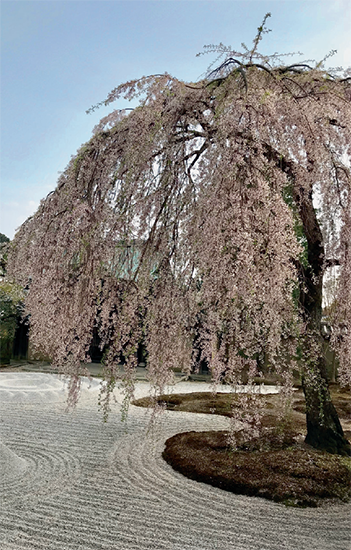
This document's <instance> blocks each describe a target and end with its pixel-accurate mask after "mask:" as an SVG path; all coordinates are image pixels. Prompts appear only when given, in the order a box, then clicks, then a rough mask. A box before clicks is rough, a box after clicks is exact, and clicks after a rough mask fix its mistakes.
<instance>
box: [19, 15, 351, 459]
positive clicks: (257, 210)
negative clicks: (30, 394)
mask: <svg viewBox="0 0 351 550" xmlns="http://www.w3.org/2000/svg"><path fill="white" fill-rule="evenodd" d="M266 18H267V16H266ZM266 18H265V20H264V22H263V24H262V26H261V27H259V29H258V33H257V36H256V37H255V40H254V43H253V47H252V48H251V49H250V48H247V47H246V46H245V45H243V47H244V51H243V53H242V52H236V51H232V50H231V49H230V48H225V47H224V46H223V45H222V44H220V45H219V46H210V47H208V48H207V49H208V51H215V52H217V53H219V55H220V56H221V55H222V56H224V60H223V61H222V62H221V64H220V65H219V66H218V68H216V69H215V70H213V71H212V72H211V73H210V74H209V75H208V76H207V78H206V79H204V80H203V81H201V82H197V83H184V82H182V81H180V80H178V79H176V78H173V77H171V76H170V75H168V74H163V75H154V76H147V77H143V78H141V79H139V80H135V81H131V82H128V83H126V84H121V85H120V86H118V87H117V88H116V89H114V90H113V91H112V92H111V93H110V94H109V96H108V98H107V99H106V101H105V102H104V104H106V105H107V104H110V103H112V102H114V101H115V100H117V99H118V98H119V97H125V98H128V99H133V98H136V97H141V99H140V104H139V106H138V107H137V108H135V109H134V110H132V111H131V112H130V113H129V114H128V115H127V114H126V112H124V111H119V110H114V111H112V112H111V114H110V115H109V116H107V117H105V118H104V119H102V121H101V122H100V124H99V125H98V126H97V127H96V128H95V131H94V135H93V137H92V138H91V140H90V141H89V142H88V143H87V144H86V145H84V146H83V147H82V148H81V149H80V150H79V151H78V153H77V155H76V156H75V157H73V158H72V160H71V162H70V163H69V165H68V167H67V169H66V170H65V172H64V173H63V174H62V175H61V176H60V178H59V181H58V185H57V188H56V190H55V191H54V192H52V193H51V194H50V195H48V197H47V198H46V199H45V200H43V201H42V203H41V205H40V207H39V209H38V211H37V213H36V214H35V215H34V216H33V217H32V218H30V219H29V220H27V222H25V223H24V224H23V226H22V227H21V229H20V231H19V232H18V234H17V235H16V237H15V240H14V245H13V248H12V253H11V259H10V263H9V267H10V270H11V273H12V274H13V276H14V277H15V278H16V279H17V280H18V281H19V282H21V283H22V284H24V285H25V284H26V283H27V280H28V278H29V277H30V278H31V286H30V292H29V294H28V297H27V309H28V311H30V313H31V334H32V339H33V340H34V341H35V343H36V345H37V346H38V347H39V348H40V349H41V350H45V351H46V352H47V353H48V354H50V355H51V356H52V357H53V361H54V363H55V364H57V365H59V366H60V367H61V368H63V369H64V370H65V372H67V373H68V374H71V375H72V384H71V389H70V395H71V398H72V399H73V400H74V399H75V398H76V397H77V389H78V387H79V378H78V374H79V373H80V372H81V370H80V369H81V367H80V361H86V360H88V349H89V345H90V340H91V334H92V329H93V327H94V326H97V327H98V330H99V334H100V337H101V344H102V345H104V344H109V348H108V352H107V354H106V357H105V376H106V385H105V396H104V399H105V406H106V407H108V397H109V392H110V391H111V388H113V386H114V383H115V380H116V377H117V375H118V358H119V357H120V354H121V350H123V354H124V356H125V357H126V365H125V376H124V384H125V388H126V391H127V394H128V395H130V394H131V393H132V388H133V368H134V366H135V364H136V346H137V343H138V341H140V339H141V338H142V336H143V335H144V338H145V341H146V346H147V352H148V374H149V377H150V380H151V382H152V384H153V388H154V390H155V392H162V390H163V388H164V387H165V385H166V384H167V383H168V382H170V381H171V378H172V371H171V369H172V367H174V366H178V367H179V366H182V368H183V369H184V370H188V371H190V369H191V365H192V361H195V360H196V359H198V357H196V358H195V357H192V355H193V341H194V338H195V336H196V339H197V342H198V341H199V339H200V340H201V349H202V358H204V359H206V360H207V361H208V363H209V365H210V369H211V372H212V375H213V379H214V380H215V381H218V380H219V379H220V378H221V377H222V375H223V372H225V376H226V379H227V381H229V382H230V383H232V384H233V385H237V384H240V383H241V382H242V380H243V379H245V380H246V381H247V380H249V381H252V380H253V378H254V376H255V375H257V361H256V359H257V357H258V356H259V355H260V354H262V353H263V352H264V353H265V354H266V356H268V357H269V361H270V364H271V366H272V367H274V368H275V369H276V370H277V372H278V373H279V374H280V375H281V376H282V377H283V378H284V379H285V382H286V384H287V385H289V384H291V372H292V370H293V369H296V368H301V369H302V374H303V387H304V392H305V397H306V404H307V438H306V440H307V442H309V443H311V444H312V445H314V446H315V447H317V448H325V449H327V450H329V451H331V452H339V453H347V452H349V450H350V446H349V443H348V442H347V440H346V439H345V437H344V435H343V431H342V428H341V425H340V422H339V419H338V417H337V414H336V411H335V409H334V407H333V405H332V403H331V400H330V395H329V391H328V382H327V379H326V369H325V358H324V356H323V347H322V342H321V333H320V322H321V312H322V279H323V273H324V271H325V269H326V268H327V267H328V266H329V265H332V264H334V265H335V264H338V265H339V266H340V279H339V289H338V295H339V299H338V311H337V315H336V318H335V319H336V320H335V326H334V345H335V347H336V348H337V351H338V356H339V360H340V373H339V376H340V380H341V381H342V382H344V383H349V381H350V374H349V373H350V372H351V368H350V367H351V365H350V362H351V351H350V350H351V330H350V316H351V308H350V303H351V256H350V242H351V234H350V232H351V219H350V217H351V205H350V200H351V199H350V150H349V144H350V128H351V124H350V123H351V120H350V118H351V108H350V106H351V92H350V77H349V76H348V74H347V73H346V74H344V75H341V73H340V72H335V71H334V72H327V71H326V70H325V69H324V66H323V63H320V64H317V65H315V66H310V65H308V64H307V63H300V64H293V65H290V66H289V65H286V64H284V63H283V58H282V56H279V55H276V54H275V55H274V56H271V57H269V58H268V57H266V56H263V55H261V54H259V52H258V45H259V42H260V40H261V38H262V35H263V34H264V32H265V31H266V29H265V26H264V25H265V21H266ZM216 63H217V64H218V63H219V61H218V59H217V61H216ZM315 194H318V197H319V199H320V203H321V204H320V210H321V213H320V217H318V218H317V215H316V211H315V209H314V205H313V197H314V195H315ZM135 241H137V242H138V243H140V244H139V250H140V253H139V256H138V261H137V266H135V265H134V266H133V269H129V268H128V266H126V265H124V263H123V259H122V257H123V255H122V256H121V254H120V243H121V242H124V243H125V244H126V245H128V243H132V242H135ZM122 274H123V276H122ZM141 312H142V314H143V315H142V316H143V319H144V325H143V326H142V327H141V324H140V314H141ZM199 331H200V333H199ZM197 353H198V351H197V350H196V355H197ZM243 375H244V378H243Z"/></svg>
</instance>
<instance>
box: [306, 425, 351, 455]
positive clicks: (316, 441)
mask: <svg viewBox="0 0 351 550" xmlns="http://www.w3.org/2000/svg"><path fill="white" fill-rule="evenodd" d="M305 443H307V444H308V445H311V446H312V447H314V448H315V449H319V450H321V451H326V452H327V453H331V454H337V455H341V456H351V445H350V442H349V441H348V440H347V439H346V437H345V436H344V435H342V434H340V433H337V432H335V431H334V430H332V429H331V428H323V426H318V427H317V428H316V427H315V426H313V425H312V424H309V423H307V436H306V439H305Z"/></svg>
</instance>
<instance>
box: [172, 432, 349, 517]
mask: <svg viewBox="0 0 351 550" xmlns="http://www.w3.org/2000/svg"><path fill="white" fill-rule="evenodd" d="M227 436H228V434H227V433H226V432H186V433H181V434H177V435H175V436H173V437H171V438H170V439H168V440H167V442H166V447H165V450H164V452H163V458H164V459H165V460H166V462H168V463H169V464H170V465H171V466H172V468H173V469H174V470H176V471H178V472H180V473H182V474H183V475H185V476H186V477H189V478H190V479H194V480H196V481H201V482H203V483H208V484H210V485H213V486H215V487H219V488H221V489H224V490H226V491H231V492H233V493H237V494H242V495H248V496H259V497H263V498H267V499H270V500H273V501H275V502H283V503H284V504H287V505H291V506H313V507H315V506H318V505H320V504H321V503H322V502H325V501H326V500H329V501H339V502H340V501H342V502H346V501H347V500H349V498H350V496H351V486H350V473H351V470H350V468H351V461H350V459H345V458H341V457H339V456H335V455H329V454H327V453H322V452H319V451H315V450H314V449H311V448H303V447H302V446H299V445H297V444H296V443H295V444H294V443H293V442H292V441H291V440H290V441H288V440H289V438H287V439H286V441H285V443H284V442H283V443H282V444H281V448H280V449H279V448H277V447H279V445H278V443H277V442H276V443H275V444H273V445H271V448H270V449H269V450H259V449H258V448H259V447H260V448H261V449H262V448H263V449H264V448H265V446H267V441H265V440H261V441H259V440H256V441H255V442H251V443H250V444H249V445H248V444H247V443H245V442H243V443H242V444H241V445H239V447H238V449H237V450H235V451H232V450H231V449H230V447H229V446H228V443H227ZM271 443H272V442H271ZM289 443H293V444H292V445H291V446H287V445H288V444H289Z"/></svg>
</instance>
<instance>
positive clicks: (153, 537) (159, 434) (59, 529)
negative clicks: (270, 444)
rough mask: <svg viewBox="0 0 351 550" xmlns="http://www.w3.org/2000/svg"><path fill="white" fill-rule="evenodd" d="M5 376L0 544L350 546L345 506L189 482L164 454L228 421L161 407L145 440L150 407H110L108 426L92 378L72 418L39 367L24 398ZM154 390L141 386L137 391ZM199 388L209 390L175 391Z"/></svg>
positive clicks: (145, 549) (104, 549)
mask: <svg viewBox="0 0 351 550" xmlns="http://www.w3.org/2000/svg"><path fill="white" fill-rule="evenodd" d="M4 376H5V375H2V373H1V374H0V441H2V442H3V443H4V444H6V450H5V448H3V453H2V457H3V462H4V461H5V462H4V463H6V464H7V467H6V468H3V471H2V473H0V549H1V550H34V549H38V550H65V549H70V550H117V549H118V550H132V549H133V550H229V549H230V550H287V549H289V550H306V549H308V550H350V549H351V543H350V519H351V507H350V505H338V506H333V507H326V508H322V509H321V508H320V509H295V508H286V507H284V506H283V505H280V504H275V503H271V502H269V501H266V500H264V499H259V498H249V497H244V496H237V495H233V494H231V493H227V492H225V491H221V490H220V489H216V488H214V487H210V486H207V485H205V484H203V483H197V482H195V481H191V480H189V479H186V478H184V477H183V476H182V475H180V474H178V473H177V472H174V471H173V470H172V468H170V466H169V465H168V464H166V463H165V462H164V461H163V459H162V456H161V454H162V450H163V447H164V442H165V440H166V439H167V438H168V437H170V436H172V435H174V434H175V433H178V432H181V431H188V430H207V429H224V428H225V427H226V426H227V420H226V419H225V418H220V417H216V416H209V415H193V414H189V413H179V412H166V413H164V415H163V416H162V418H161V420H160V421H159V424H158V425H157V427H156V428H155V430H154V431H153V432H152V433H151V434H150V435H149V436H148V437H145V429H146V426H147V425H148V416H147V413H146V411H145V409H141V408H138V407H134V406H131V408H130V412H129V420H128V423H127V426H126V425H125V424H122V423H121V421H120V406H119V405H118V404H117V405H113V407H112V412H111V415H110V418H109V421H108V423H107V424H104V423H102V420H101V414H100V413H99V412H98V408H97V391H96V388H97V386H93V387H92V388H91V390H87V389H85V390H84V391H83V394H82V399H81V401H80V403H79V405H78V407H77V409H76V410H75V411H74V412H73V413H69V414H67V413H65V412H64V404H63V399H62V393H60V392H61V388H60V385H59V384H58V382H57V379H55V380H54V384H53V386H52V387H51V386H50V383H49V382H50V379H49V378H45V380H44V379H43V378H40V377H39V378H38V376H37V379H36V383H35V384H34V378H33V379H32V382H33V384H32V385H31V383H30V379H29V378H28V376H34V375H30V374H27V375H26V376H27V378H26V384H27V390H28V391H29V389H28V388H32V389H31V390H30V391H32V394H31V397H30V398H29V397H28V395H25V392H26V390H25V389H24V388H23V386H21V384H20V381H19V380H17V382H18V387H17V390H14V386H15V381H14V379H13V378H12V382H11V383H10V382H8V383H7V386H6V384H5V383H4V382H5V378H4ZM6 376H7V375H6ZM16 376H18V377H20V373H18V374H17V375H16ZM42 376H45V377H50V376H51V375H42ZM52 378H53V379H54V377H52ZM43 381H44V382H45V384H47V387H44V386H45V384H44V385H43ZM28 384H29V386H28ZM36 384H37V386H38V388H39V389H40V387H41V391H38V392H37V393H36V392H35V385H36ZM10 386H11V392H12V393H11V395H10V389H9V387H10ZM5 388H7V389H5ZM147 388H148V386H147V384H146V383H143V382H140V383H138V392H137V395H138V396H141V395H145V394H146V393H147ZM201 389H203V391H206V390H207V389H208V386H207V385H205V384H203V383H184V384H183V383H182V384H181V385H179V387H177V390H179V391H182V392H183V391H201ZM16 391H17V394H16ZM45 392H51V393H50V396H51V397H50V399H49V398H48V396H46V395H45ZM55 392H56V393H55ZM19 396H20V397H19ZM55 396H56V397H55ZM117 398H118V399H119V397H118V396H117ZM119 400H120V399H119ZM6 453H7V454H6ZM5 454H6V457H5ZM0 455H1V452H0ZM4 457H5V458H4ZM9 457H10V458H11V464H12V467H8V459H9Z"/></svg>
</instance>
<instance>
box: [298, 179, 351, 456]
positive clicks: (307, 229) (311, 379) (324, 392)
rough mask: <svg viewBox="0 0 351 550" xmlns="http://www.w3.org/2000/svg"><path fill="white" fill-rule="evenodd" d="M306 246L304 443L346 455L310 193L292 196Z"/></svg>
mask: <svg viewBox="0 0 351 550" xmlns="http://www.w3.org/2000/svg"><path fill="white" fill-rule="evenodd" d="M294 199H295V201H296V204H297V206H298V209H299V214H300V218H301V221H302V223H303V227H304V233H305V236H306V239H307V244H308V266H307V267H303V266H302V265H300V283H301V284H300V305H301V309H302V311H303V315H304V317H305V322H306V328H307V336H306V337H305V339H304V341H303V346H304V349H303V356H304V359H305V361H304V368H305V373H304V375H303V379H302V387H303V391H304V394H305V400H306V422H307V436H306V440H305V441H306V443H308V444H309V445H312V446H313V447H315V448H316V449H321V450H324V451H327V452H329V453H334V454H341V455H350V454H351V446H350V443H349V442H348V440H347V439H346V438H345V435H344V432H343V429H342V426H341V424H340V420H339V417H338V413H337V412H336V409H335V407H334V405H333V403H332V400H331V397H330V392H329V387H328V378H327V370H326V360H325V357H324V354H323V346H322V335H321V320H322V290H323V270H324V247H323V236H322V232H321V229H320V226H319V223H318V220H317V217H316V212H315V210H314V208H313V202H312V192H310V193H309V194H308V195H307V193H306V191H304V190H301V189H300V190H299V191H298V192H295V197H294Z"/></svg>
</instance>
